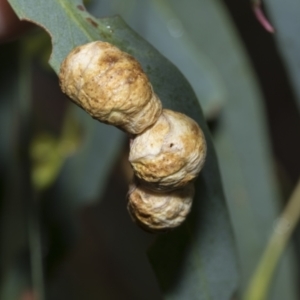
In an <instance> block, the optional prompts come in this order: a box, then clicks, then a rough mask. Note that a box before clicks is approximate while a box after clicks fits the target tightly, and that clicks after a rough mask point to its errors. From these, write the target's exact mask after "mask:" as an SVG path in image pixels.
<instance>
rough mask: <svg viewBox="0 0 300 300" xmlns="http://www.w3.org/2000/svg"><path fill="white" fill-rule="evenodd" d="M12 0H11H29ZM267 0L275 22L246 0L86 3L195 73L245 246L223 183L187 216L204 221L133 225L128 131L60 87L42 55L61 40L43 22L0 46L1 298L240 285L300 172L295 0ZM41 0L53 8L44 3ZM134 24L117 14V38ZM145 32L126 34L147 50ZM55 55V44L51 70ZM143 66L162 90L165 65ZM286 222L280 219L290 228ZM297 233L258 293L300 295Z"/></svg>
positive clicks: (188, 294) (184, 291)
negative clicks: (160, 72)
mask: <svg viewBox="0 0 300 300" xmlns="http://www.w3.org/2000/svg"><path fill="white" fill-rule="evenodd" d="M10 2H11V3H12V5H14V6H15V7H16V8H18V5H19V3H22V1H17V0H12V1H10ZM31 2H32V3H34V1H27V2H26V1H25V3H26V5H30V4H29V3H31ZM53 2H55V3H56V2H57V3H59V1H53ZM68 2H72V1H62V3H68ZM73 2H74V3H76V4H77V2H78V3H79V2H80V1H73ZM265 5H266V7H265V8H266V10H267V12H269V13H270V19H271V22H272V23H273V24H274V26H275V29H276V33H275V35H274V36H271V35H270V34H269V33H267V32H266V31H264V29H263V28H262V26H261V25H260V24H259V23H258V22H257V20H256V19H255V17H254V14H253V12H252V9H251V3H250V1H234V0H224V1H221V0H210V1H204V0H201V1H199V0H198V1H196V0H188V1H180V0H169V1H162V0H153V1H137V0H122V1H121V0H111V1H104V0H101V1H100V0H99V1H93V0H91V1H87V3H86V7H87V9H88V11H89V12H90V13H91V14H92V15H94V16H95V17H99V18H102V17H107V16H111V15H115V14H119V15H120V16H121V17H122V18H123V19H124V20H125V22H126V23H127V24H129V26H130V27H131V28H133V30H134V31H136V32H138V33H139V34H140V35H141V36H142V38H143V39H145V40H147V41H149V42H150V43H151V44H152V45H153V46H154V47H155V48H156V49H158V51H159V52H160V53H161V54H163V55H164V56H165V57H167V58H168V59H169V60H170V61H171V62H172V63H173V64H174V65H175V66H177V67H178V68H179V70H180V71H181V72H182V73H183V75H184V76H185V77H186V78H187V80H188V81H189V82H190V84H191V85H192V88H193V90H194V91H195V94H196V96H197V98H198V100H199V103H200V105H201V107H202V110H203V113H204V116H205V120H206V122H207V123H208V125H209V128H210V132H211V136H212V139H213V143H214V146H215V149H216V152H217V157H218V162H219V167H220V172H221V178H222V183H223V189H224V193H225V198H226V205H227V209H228V213H229V217H230V222H231V226H232V229H233V237H234V241H235V249H234V248H233V247H232V244H231V232H230V229H229V226H228V222H227V213H226V209H225V208H224V206H222V205H220V204H219V203H217V202H215V200H214V199H213V196H212V197H211V199H209V198H207V199H206V200H207V201H210V200H211V203H209V204H206V200H205V201H204V200H203V202H200V201H201V199H200V200H199V202H197V203H196V204H195V209H194V210H196V208H197V210H198V211H200V212H201V213H200V214H194V215H192V216H191V224H198V223H199V221H198V220H197V217H199V216H201V218H203V220H202V221H201V222H200V223H199V224H200V225H199V226H201V228H205V229H203V230H202V231H201V230H200V231H199V228H198V227H197V226H198V225H197V226H196V225H195V226H194V225H193V226H192V228H193V229H195V228H198V234H197V231H196V232H192V233H191V235H188V234H187V232H186V231H184V229H181V228H179V229H178V230H177V231H175V233H174V234H173V233H171V234H168V235H163V236H161V237H159V238H158V239H157V240H155V237H154V236H152V235H150V234H147V233H144V232H142V231H141V230H140V229H138V228H136V226H135V225H134V224H133V223H132V222H131V220H130V218H129V217H128V214H127V212H126V199H125V197H126V192H127V184H128V182H129V180H130V178H131V170H130V167H129V166H128V163H127V155H128V145H127V144H128V141H127V139H126V137H125V136H124V135H123V134H122V133H121V132H120V131H118V130H116V129H115V128H112V127H109V126H106V125H103V124H102V125H100V124H98V123H96V122H95V121H93V120H92V119H90V118H89V117H88V116H87V115H86V114H85V113H84V112H82V111H81V110H80V109H78V108H77V107H75V106H74V105H73V104H70V103H69V102H68V101H67V100H66V98H65V97H64V96H63V95H62V94H61V92H60V90H59V86H58V81H57V75H56V74H55V72H53V70H52V69H51V68H50V67H49V65H48V63H47V61H48V58H49V55H50V53H51V41H50V38H49V36H48V35H47V34H46V33H45V32H44V31H42V30H35V31H33V32H31V33H30V34H28V35H27V36H26V37H24V38H23V39H22V40H20V41H18V42H14V43H10V44H7V45H3V46H1V48H0V51H1V55H0V61H1V70H0V76H1V79H2V80H1V89H0V93H1V97H0V98H1V101H0V166H1V167H0V214H1V222H0V230H1V231H0V232H1V236H0V238H1V247H0V259H1V262H0V267H1V270H0V271H1V274H0V276H1V277H0V283H1V285H0V288H1V290H0V299H4V300H6V299H8V300H10V299H18V300H19V299H28V300H29V299H30V300H32V299H44V298H46V299H116V300H118V299H131V300H135V299H137V300H139V299H188V300H189V299H191V300H193V299H195V300H196V299H215V300H223V299H224V300H225V299H226V300H227V299H228V300H233V299H242V298H243V295H244V293H245V291H246V289H247V287H248V285H249V283H250V282H251V278H253V275H254V274H255V270H256V268H257V266H258V265H259V263H260V259H261V257H262V255H263V252H264V249H265V248H266V246H267V243H268V240H269V238H270V236H271V235H272V234H273V233H274V229H275V227H276V223H277V221H278V218H279V216H280V212H281V210H282V208H283V207H284V206H285V204H286V202H287V200H288V199H289V197H290V195H291V192H292V190H293V189H294V187H295V186H296V184H297V181H298V177H299V173H300V160H299V153H300V142H299V136H298V135H299V132H300V118H299V103H300V100H299V99H300V96H299V89H300V85H299V76H300V75H299V63H298V62H299V59H300V58H299V57H300V54H299V53H300V49H299V48H300V40H299V37H298V36H297V33H298V32H299V30H297V29H300V28H299V26H300V21H299V20H300V19H299V18H298V15H299V13H300V4H298V3H297V1H293V0H288V1H285V2H284V3H283V2H282V1H279V0H278V1H265ZM20 7H21V4H20ZM35 9H36V10H40V11H43V13H44V14H45V16H44V18H45V19H46V15H47V14H49V13H48V12H49V10H47V9H45V8H43V7H42V6H41V7H39V8H35ZM16 10H17V9H16ZM17 11H18V10H17ZM41 17H43V16H41ZM50 17H51V18H52V16H50ZM105 22H106V21H104V23H103V24H106V23H105ZM107 22H108V23H107V24H112V25H114V23H113V22H112V23H109V21H107ZM99 24H100V25H102V23H101V22H100V23H99ZM59 26H60V27H62V29H61V30H63V27H64V25H61V24H59ZM108 26H110V25H108ZM82 28H84V27H82ZM122 30H123V31H124V32H125V33H123V31H122ZM126 30H128V29H126V28H124V29H123V28H122V26H121V28H118V30H116V36H117V37H118V38H119V41H120V39H122V34H123V35H124V37H126V36H128V35H129V34H128V33H127V31H126ZM90 32H92V31H90ZM93 34H95V33H94V32H92V33H91V36H92V37H94V36H93ZM61 35H62V36H63V37H64V33H63V32H62V33H61ZM95 36H96V34H95ZM64 38H65V37H64ZM116 40H117V38H116ZM133 40H134V39H133ZM121 41H122V40H121ZM125 42H126V40H124V43H125ZM136 43H137V44H135V43H133V44H131V45H129V46H128V45H127V46H126V45H125V46H124V47H125V48H126V47H128V49H129V50H132V51H131V52H133V53H134V54H135V51H136V52H137V55H136V56H137V57H138V58H139V57H140V58H141V61H142V62H143V63H144V64H146V65H147V66H148V65H149V66H151V60H150V59H148V60H149V61H147V58H145V57H143V53H142V52H143V51H145V49H148V48H147V46H145V48H137V49H134V47H137V46H136V45H138V42H136ZM141 45H143V44H142V42H141ZM69 47H71V46H69ZM143 47H144V46H143ZM66 49H67V48H66ZM64 51H66V50H64ZM149 51H152V50H151V49H150V50H149ZM139 52H141V53H140V54H139ZM66 53H67V52H66ZM66 53H65V54H66ZM59 55H62V54H61V53H59V54H58V53H56V54H54V55H53V56H52V67H53V68H54V70H55V71H56V72H57V69H58V66H59V65H58V62H56V61H55V58H56V57H58V56H59ZM61 58H63V57H61ZM145 61H146V62H145ZM155 64H157V61H155V62H153V65H155ZM163 64H164V62H163ZM166 66H168V65H167V63H166ZM147 71H148V72H149V74H150V78H151V80H152V82H154V86H155V87H156V86H157V87H158V90H159V91H160V92H161V93H162V94H163V93H166V92H164V90H163V88H162V87H160V86H159V80H160V79H158V78H157V79H155V77H157V72H155V70H154V71H151V70H147ZM174 78H177V77H176V76H175V75H174ZM174 83H176V80H174ZM187 89H189V87H187ZM174 90H176V88H175V87H174ZM174 102H175V100H174ZM191 102H192V101H191ZM166 103H167V105H170V106H172V103H171V100H170V99H169V100H166ZM164 104H165V103H164ZM180 105H181V106H180ZM189 105H190V104H189V103H187V104H186V106H187V107H188V106H189ZM174 107H175V108H177V109H179V110H185V109H186V110H187V111H190V110H193V109H194V108H193V106H191V105H190V107H188V108H185V107H184V103H183V104H174ZM197 113H198V111H197V108H195V115H197ZM195 118H196V119H197V117H195ZM200 122H202V121H201V117H200ZM95 124H96V125H95ZM213 175H214V174H210V178H211V180H212V181H215V180H216V181H217V183H216V185H217V186H218V179H215V178H213ZM216 177H218V175H217V173H216ZM198 187H199V189H201V188H203V186H202V183H201V181H199V183H198ZM219 190H220V191H216V192H215V193H216V194H218V193H220V194H222V188H221V187H219ZM199 195H201V194H200V192H199ZM198 198H201V197H200V196H199V197H198ZM198 198H197V199H196V200H198ZM219 198H222V196H220V197H219ZM208 210H210V211H208ZM290 224H291V221H290V220H287V223H286V226H287V228H289V227H290ZM182 228H183V227H182ZM220 228H222V230H220ZM286 232H287V230H286V228H281V231H280V234H281V235H283V236H284V234H285V233H286ZM199 235H200V236H199ZM212 236H213V237H216V238H215V240H213V238H212ZM219 241H221V242H219ZM226 241H228V242H226ZM299 241H300V239H299V230H297V229H296V231H295V234H294V237H293V243H291V244H290V246H289V248H288V249H286V251H285V252H284V255H283V257H282V258H281V259H280V262H279V264H278V267H277V268H276V270H275V273H274V274H272V275H274V276H273V277H272V279H273V280H272V283H271V286H270V287H268V291H267V293H266V294H265V298H264V299H271V300H273V299H274V300H277V299H278V300H282V299H285V300H294V299H300V297H299V287H298V285H297V282H298V280H299V278H298V272H299V267H300V266H299V254H298V253H299V250H300V249H299ZM187 245H188V246H187ZM216 247H219V248H222V249H217V251H215V248H216ZM223 248H224V249H223ZM147 251H148V254H149V258H150V262H151V264H152V266H151V265H150V262H149V261H148V258H147V255H146V253H147ZM168 256H170V259H169V260H168V259H166V258H167V257H168ZM179 257H180V259H179ZM232 257H235V258H236V261H237V264H238V273H236V270H235V260H234V259H233V258H232ZM220 268H221V269H222V270H223V272H219V269H220ZM172 273H174V274H175V273H176V274H177V273H180V276H177V275H176V276H177V277H176V276H175V277H176V278H173V277H172ZM221 273H222V274H221ZM222 276H223V277H222ZM224 276H227V277H228V282H226V280H224ZM170 280H172V286H171V287H170ZM257 288H258V289H259V287H257ZM252 300H259V299H258V298H253V299H252Z"/></svg>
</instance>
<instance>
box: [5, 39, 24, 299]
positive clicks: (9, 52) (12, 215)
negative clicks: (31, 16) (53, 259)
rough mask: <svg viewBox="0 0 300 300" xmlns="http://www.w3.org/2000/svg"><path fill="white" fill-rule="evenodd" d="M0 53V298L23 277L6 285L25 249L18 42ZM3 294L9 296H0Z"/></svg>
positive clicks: (7, 46)
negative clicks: (0, 187)
mask: <svg viewBox="0 0 300 300" xmlns="http://www.w3.org/2000/svg"><path fill="white" fill-rule="evenodd" d="M0 53H1V55H0V64H1V69H0V79H1V80H0V82H1V88H0V99H1V101H0V165H1V168H0V176H3V181H4V191H3V195H1V196H3V197H1V206H0V207H1V210H0V214H1V215H0V230H1V231H0V245H1V247H0V259H1V260H0V272H1V274H0V276H1V278H0V293H1V294H0V298H1V299H4V300H6V299H14V298H13V297H12V295H16V293H15V292H16V290H17V289H18V287H20V286H21V285H22V283H21V281H22V282H23V280H26V278H22V279H21V280H20V281H19V282H18V283H19V285H18V284H17V285H16V286H15V289H16V290H13V289H12V286H11V285H10V286H8V285H7V284H9V283H8V282H9V281H10V280H9V279H8V278H9V277H10V275H9V274H13V273H15V269H14V268H15V265H16V264H15V261H16V259H17V258H18V257H19V255H20V252H22V251H24V250H26V249H27V228H26V213H25V211H24V202H23V201H22V179H21V176H20V164H19V159H18V155H17V150H18V149H17V146H18V142H17V140H18V137H19V135H18V134H19V132H18V129H19V128H18V122H19V115H20V111H19V110H18V109H19V106H18V100H19V92H20V89H19V88H20V86H19V79H20V69H19V52H18V44H11V45H6V46H2V47H1V51H0ZM23 75H24V74H23ZM27 275H28V274H27ZM18 279H20V277H15V280H14V283H16V281H17V280H18ZM27 279H28V278H27ZM10 282H11V281H10ZM4 295H5V296H8V295H10V296H11V297H10V298H9V297H7V298H5V297H2V296H4Z"/></svg>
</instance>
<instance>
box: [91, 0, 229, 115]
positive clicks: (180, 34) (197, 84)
mask: <svg viewBox="0 0 300 300" xmlns="http://www.w3.org/2000/svg"><path fill="white" fill-rule="evenodd" d="M164 3H165V2H164V1H138V2H135V1H134V0H114V1H93V2H92V3H91V7H90V9H91V10H92V11H95V12H99V13H101V14H102V15H108V16H109V15H115V14H120V15H122V18H124V20H125V21H126V22H127V23H128V24H129V25H130V26H131V27H132V28H133V29H134V30H136V31H137V32H138V33H139V34H140V35H141V36H142V37H143V38H144V39H146V40H147V41H149V42H150V43H151V44H152V45H155V47H156V48H157V49H158V50H159V52H160V53H161V54H163V55H164V56H166V57H167V58H168V59H169V60H170V61H171V62H172V63H174V64H175V65H176V66H177V67H178V68H179V69H180V71H181V72H182V73H183V75H184V76H186V78H187V80H188V81H189V83H190V84H191V86H192V88H193V89H194V91H195V93H196V96H197V98H198V99H199V101H200V103H201V106H202V110H203V113H204V116H205V118H206V119H212V118H215V117H216V114H218V113H219V111H220V110H221V108H222V107H223V105H224V100H225V97H226V95H225V91H224V85H223V82H222V80H221V78H220V76H219V74H218V71H217V68H216V66H215V64H214V63H213V61H211V60H210V59H209V58H208V56H207V55H206V54H204V53H203V52H202V51H201V49H199V48H197V47H196V45H195V44H194V41H193V39H192V38H191V36H190V34H189V32H187V31H186V30H185V28H184V23H182V22H181V20H180V19H179V18H178V16H177V15H176V14H175V13H174V11H173V10H172V9H171V7H170V6H169V5H164Z"/></svg>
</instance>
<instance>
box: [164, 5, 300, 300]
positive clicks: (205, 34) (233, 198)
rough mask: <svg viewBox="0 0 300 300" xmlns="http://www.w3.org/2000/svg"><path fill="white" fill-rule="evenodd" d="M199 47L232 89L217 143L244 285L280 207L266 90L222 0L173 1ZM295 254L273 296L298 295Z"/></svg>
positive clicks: (228, 89) (287, 260)
mask: <svg viewBox="0 0 300 300" xmlns="http://www.w3.org/2000/svg"><path fill="white" fill-rule="evenodd" d="M168 3H169V4H170V6H171V8H170V9H172V10H173V11H174V14H175V15H176V16H177V18H178V19H180V20H182V23H183V24H184V29H185V31H186V32H189V35H190V36H191V37H192V39H193V41H194V44H195V46H196V47H198V49H201V51H202V52H203V53H204V54H205V55H207V56H208V57H209V59H210V60H211V61H213V62H214V64H215V65H216V66H217V67H218V72H219V74H220V76H221V79H222V81H223V84H224V87H225V94H226V95H227V97H226V99H225V100H226V101H225V105H224V108H223V110H222V115H221V118H220V120H218V124H217V134H216V136H215V145H216V148H217V153H218V157H219V161H220V167H221V174H222V178H223V182H224V189H225V194H226V196H227V197H226V199H227V203H228V207H229V211H230V216H231V219H232V222H233V227H234V233H235V237H236V241H237V246H238V255H239V260H240V266H241V271H242V272H241V275H242V276H241V291H243V290H244V289H245V287H246V285H247V283H248V281H249V280H250V278H251V275H252V274H253V272H254V270H255V267H256V265H257V264H258V262H259V259H260V256H261V255H262V253H263V250H264V247H265V245H266V242H267V239H268V237H269V235H270V234H271V232H272V230H273V225H274V222H275V220H276V217H277V216H278V212H279V199H278V190H277V188H276V182H275V180H274V178H273V172H274V171H273V169H272V161H271V159H270V158H271V157H272V155H271V151H270V147H269V142H268V136H267V131H266V127H265V123H264V121H263V118H264V113H263V107H262V105H261V103H262V102H263V101H262V96H261V93H260V91H259V89H258V86H257V83H256V82H255V77H254V74H253V71H252V69H251V67H250V64H249V61H248V59H247V56H246V54H245V51H244V49H243V48H242V45H241V42H240V41H239V39H238V37H237V34H236V32H235V30H234V28H233V26H232V24H231V21H230V19H229V17H228V14H227V12H226V10H225V7H224V6H223V5H222V4H221V2H220V1H217V0H210V1H204V0H203V1H199V0H189V1H187V2H184V4H183V2H181V1H179V0H172V1H168ZM292 263H293V261H292V257H291V256H290V253H289V255H287V256H285V259H284V261H283V263H282V264H281V266H280V268H279V270H278V272H277V276H276V280H275V281H274V286H273V290H272V298H271V299H283V298H284V299H295V293H294V292H295V285H294V283H293V275H294V273H293V269H292Z"/></svg>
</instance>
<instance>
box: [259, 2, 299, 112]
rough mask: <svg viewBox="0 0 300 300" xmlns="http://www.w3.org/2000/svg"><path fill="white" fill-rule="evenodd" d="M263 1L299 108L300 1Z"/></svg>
mask: <svg viewBox="0 0 300 300" xmlns="http://www.w3.org/2000/svg"><path fill="white" fill-rule="evenodd" d="M264 3H265V7H266V8H267V10H268V12H269V14H270V17H271V23H272V25H274V27H275V34H274V38H275V40H276V42H277V46H278V48H279V50H280V52H281V54H282V58H283V60H284V62H285V64H286V67H287V71H288V75H289V78H290V81H291V83H292V84H293V88H294V91H295V93H296V95H297V100H298V106H299V109H300V84H299V78H300V68H299V64H300V39H299V30H300V19H299V14H300V2H299V1H297V0H286V1H280V0H265V1H264Z"/></svg>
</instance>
